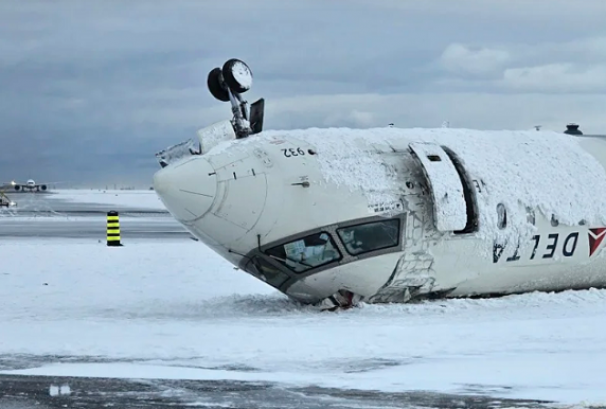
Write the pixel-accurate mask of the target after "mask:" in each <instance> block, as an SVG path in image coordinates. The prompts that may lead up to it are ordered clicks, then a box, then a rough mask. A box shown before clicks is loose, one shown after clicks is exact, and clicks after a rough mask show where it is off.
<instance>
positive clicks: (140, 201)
mask: <svg viewBox="0 0 606 409" xmlns="http://www.w3.org/2000/svg"><path fill="white" fill-rule="evenodd" d="M53 192H54V193H57V197H60V198H61V199H62V200H67V201H71V202H78V203H95V204H108V205H117V206H128V207H137V208H147V209H157V210H166V208H165V207H164V204H163V203H162V201H161V200H160V198H159V197H158V195H157V194H156V192H155V191H153V190H92V189H91V190H84V189H82V190H76V189H74V190H55V191H53Z"/></svg>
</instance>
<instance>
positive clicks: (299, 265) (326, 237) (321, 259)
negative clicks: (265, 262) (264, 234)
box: [265, 232, 342, 273]
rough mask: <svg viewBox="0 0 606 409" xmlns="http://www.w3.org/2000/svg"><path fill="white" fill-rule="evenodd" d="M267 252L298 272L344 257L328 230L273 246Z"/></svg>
mask: <svg viewBox="0 0 606 409" xmlns="http://www.w3.org/2000/svg"><path fill="white" fill-rule="evenodd" d="M265 253H266V254H267V255H268V256H269V257H271V258H273V259H274V260H277V261H279V262H281V263H282V264H284V265H285V266H286V267H288V268H290V269H291V270H293V271H294V272H296V273H303V272H305V271H307V270H309V269H311V268H314V267H319V266H323V265H325V264H329V263H332V262H334V261H338V260H340V259H341V257H342V256H341V252H339V250H338V249H337V246H336V245H335V242H334V240H333V239H332V237H330V234H328V233H326V232H320V233H315V234H311V235H309V236H306V237H304V238H301V239H299V240H295V241H291V242H289V243H285V244H282V245H279V246H276V247H273V248H271V249H269V250H267V251H266V252H265Z"/></svg>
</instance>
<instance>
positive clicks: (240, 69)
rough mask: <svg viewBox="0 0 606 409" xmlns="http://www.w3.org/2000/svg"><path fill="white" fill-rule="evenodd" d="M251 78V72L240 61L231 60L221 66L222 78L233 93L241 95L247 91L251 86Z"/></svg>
mask: <svg viewBox="0 0 606 409" xmlns="http://www.w3.org/2000/svg"><path fill="white" fill-rule="evenodd" d="M238 73H240V75H238ZM252 77H253V75H252V71H251V70H250V68H249V67H248V65H246V63H245V62H244V61H242V60H238V59H237V58H232V59H231V60H227V61H226V62H225V64H223V78H224V80H225V83H226V84H227V86H228V87H229V88H230V89H231V90H232V91H233V92H237V93H238V94H242V93H243V92H246V91H248V90H249V89H250V87H251V85H252Z"/></svg>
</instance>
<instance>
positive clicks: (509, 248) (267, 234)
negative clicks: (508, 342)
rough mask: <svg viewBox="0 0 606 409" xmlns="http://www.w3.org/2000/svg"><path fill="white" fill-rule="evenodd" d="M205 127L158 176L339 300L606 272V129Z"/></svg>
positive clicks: (556, 284) (269, 266)
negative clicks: (595, 132) (240, 133)
mask: <svg viewBox="0 0 606 409" xmlns="http://www.w3.org/2000/svg"><path fill="white" fill-rule="evenodd" d="M232 125H233V121H224V122H220V123H217V124H214V125H212V126H210V127H208V128H205V129H202V130H200V131H199V132H198V140H199V146H200V149H199V152H196V154H193V155H184V156H183V157H181V158H178V159H175V160H174V161H172V162H171V163H169V164H167V165H164V167H163V169H161V170H160V171H158V172H157V173H156V175H155V176H154V186H155V190H156V192H157V193H158V195H159V196H160V198H161V199H162V201H163V202H164V204H165V206H166V207H167V209H168V210H169V211H170V212H171V214H172V215H173V216H174V217H175V218H176V219H177V220H179V221H180V222H181V223H182V224H183V225H184V226H185V227H186V228H187V229H188V230H189V231H190V232H191V233H192V234H193V235H194V236H195V237H197V238H198V239H199V240H200V241H202V242H203V243H205V244H206V245H208V246H209V247H210V248H212V249H214V250H215V251H216V252H217V253H218V254H220V255H221V256H223V257H224V258H225V259H227V260H229V261H230V262H231V263H233V264H234V265H236V266H238V267H239V268H241V269H242V270H245V271H246V272H248V273H250V274H252V275H253V276H255V277H257V278H259V279H261V280H263V281H265V282H267V283H268V284H269V285H272V286H273V287H275V288H277V289H278V290H280V291H282V292H283V293H285V294H287V295H288V296H289V297H292V298H293V299H296V300H298V301H301V302H304V303H311V304H314V303H320V305H322V306H324V307H327V308H331V307H334V306H338V305H341V306H346V305H350V304H351V303H355V302H358V301H364V302H407V301H410V300H414V299H419V298H425V297H468V296H492V295H500V294H509V293H521V292H528V291H537V290H540V291H557V290H565V289H571V288H577V289H581V288H588V287H592V286H594V287H601V286H604V285H606V258H604V257H603V254H604V252H603V247H604V241H603V239H604V237H605V235H606V171H605V165H606V141H605V140H604V139H602V138H583V137H577V136H571V135H565V134H560V133H555V132H547V131H539V132H537V131H479V130H466V129H452V128H451V129H449V128H438V129H399V128H392V127H389V128H377V129H364V130H360V129H345V128H332V129H317V128H314V129H306V130H294V131H265V132H259V133H257V134H253V135H250V136H248V137H245V138H240V139H238V138H237V134H236V132H235V131H234V129H235V128H234V126H232Z"/></svg>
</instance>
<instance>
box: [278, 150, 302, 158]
mask: <svg viewBox="0 0 606 409" xmlns="http://www.w3.org/2000/svg"><path fill="white" fill-rule="evenodd" d="M282 153H283V154H284V156H286V157H287V158H292V157H293V156H304V155H305V151H304V150H303V149H301V148H296V149H295V148H287V149H282Z"/></svg>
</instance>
